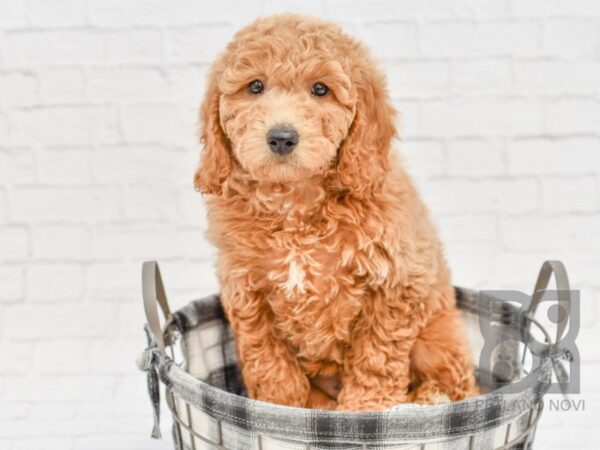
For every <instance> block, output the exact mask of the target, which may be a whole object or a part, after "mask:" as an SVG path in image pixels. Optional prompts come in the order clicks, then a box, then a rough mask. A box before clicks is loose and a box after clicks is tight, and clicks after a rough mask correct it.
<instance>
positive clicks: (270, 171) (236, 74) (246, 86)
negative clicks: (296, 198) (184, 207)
mask: <svg viewBox="0 0 600 450" xmlns="http://www.w3.org/2000/svg"><path fill="white" fill-rule="evenodd" d="M281 34H282V35H281V36H278V37H274V36H273V35H270V36H266V37H262V38H261V39H258V40H257V41H254V42H253V44H252V48H250V49H248V48H244V49H241V51H239V52H235V53H234V54H233V55H232V61H233V63H232V64H231V66H230V67H228V68H227V69H226V70H225V72H224V74H223V78H222V80H221V82H220V88H221V91H222V93H223V94H222V95H221V98H220V103H219V111H220V124H221V127H222V129H223V131H224V133H225V135H226V136H227V138H228V140H229V142H230V143H231V151H232V153H233V155H234V156H235V158H236V160H237V161H238V162H239V164H240V165H241V166H242V168H243V169H244V170H246V171H247V172H249V173H250V174H251V175H252V177H253V178H256V179H266V180H271V181H297V180H300V179H303V178H305V177H307V176H311V175H314V174H315V173H319V172H323V171H324V170H325V169H327V168H329V167H330V166H331V165H333V164H334V162H335V158H336V155H337V151H338V149H339V147H340V145H341V143H342V141H343V140H344V139H345V138H346V136H347V134H348V130H349V128H350V125H351V124H352V121H353V119H354V114H355V101H356V100H355V95H353V94H352V84H351V81H350V78H349V77H348V75H347V74H346V73H345V72H344V70H343V68H342V66H341V64H340V63H338V62H337V61H335V60H332V59H330V58H327V57H326V55H324V54H323V53H324V52H323V51H319V50H318V49H314V48H313V47H312V43H307V44H306V45H304V46H299V45H298V43H297V39H293V38H292V36H286V34H288V33H281ZM294 37H295V36H294ZM274 44H277V45H275V46H274ZM275 49H276V50H277V51H274V50H275ZM306 51H308V52H310V54H311V56H310V58H308V59H304V60H303V57H302V53H303V52H306ZM265 53H266V54H265ZM284 55H285V56H284ZM281 56H284V58H281Z"/></svg>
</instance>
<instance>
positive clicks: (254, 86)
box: [248, 80, 265, 95]
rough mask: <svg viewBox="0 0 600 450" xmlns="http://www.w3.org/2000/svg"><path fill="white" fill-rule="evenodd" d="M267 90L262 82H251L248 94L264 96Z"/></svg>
mask: <svg viewBox="0 0 600 450" xmlns="http://www.w3.org/2000/svg"><path fill="white" fill-rule="evenodd" d="M264 90H265V85H264V84H263V82H262V81H260V80H254V81H251V82H250V84H249V85H248V92H250V93H251V94H254V95H258V94H262V93H263V91H264Z"/></svg>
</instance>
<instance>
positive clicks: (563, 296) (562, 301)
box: [527, 260, 571, 345]
mask: <svg viewBox="0 0 600 450" xmlns="http://www.w3.org/2000/svg"><path fill="white" fill-rule="evenodd" d="M551 275H554V279H555V281H556V293H557V297H558V305H559V306H560V308H561V309H562V311H563V312H564V314H562V315H560V314H558V317H557V318H558V320H559V322H558V323H557V325H556V340H555V341H554V342H553V343H550V344H553V345H558V343H559V342H560V339H561V338H562V335H563V333H564V332H565V329H566V328H567V323H568V322H569V316H570V315H571V290H570V285H569V277H568V276H567V270H566V269H565V266H564V264H563V263H562V262H560V261H550V260H549V261H544V264H542V268H541V269H540V273H539V275H538V278H537V280H536V282H535V287H534V288H533V294H532V296H531V303H530V304H529V311H528V312H527V317H528V318H529V319H534V316H535V312H536V311H537V308H538V306H539V304H540V301H541V300H542V297H543V296H544V291H545V290H546V288H547V287H548V283H549V282H550V276H551Z"/></svg>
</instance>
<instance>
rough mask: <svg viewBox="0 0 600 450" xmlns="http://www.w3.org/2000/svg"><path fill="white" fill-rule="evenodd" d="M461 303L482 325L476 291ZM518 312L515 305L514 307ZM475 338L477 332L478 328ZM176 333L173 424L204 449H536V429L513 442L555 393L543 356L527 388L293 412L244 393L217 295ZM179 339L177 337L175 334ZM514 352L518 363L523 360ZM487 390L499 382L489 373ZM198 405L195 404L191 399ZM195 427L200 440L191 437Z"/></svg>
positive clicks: (166, 361)
mask: <svg viewBox="0 0 600 450" xmlns="http://www.w3.org/2000/svg"><path fill="white" fill-rule="evenodd" d="M456 293H457V304H458V306H459V307H460V308H461V310H462V311H463V313H464V316H465V322H466V323H467V327H468V328H473V327H477V320H476V319H478V317H479V316H478V314H479V312H480V307H484V308H485V307H486V305H485V304H484V305H480V301H479V295H478V293H477V292H476V291H469V290H464V289H457V290H456ZM507 308H508V309H507V311H508V312H509V313H510V314H508V315H507V314H506V311H504V314H503V317H509V318H510V320H505V321H504V322H503V323H504V324H505V326H507V327H518V324H519V323H522V322H521V321H520V320H518V318H519V311H518V310H516V309H515V308H514V307H511V306H510V305H508V306H507ZM511 308H512V310H511ZM469 331H470V334H473V335H476V334H477V331H478V329H477V330H473V329H471V330H469ZM166 334H167V335H171V336H174V335H178V334H179V335H181V336H182V339H181V344H182V352H183V356H184V358H183V361H182V362H180V363H176V362H175V361H174V360H172V359H171V358H160V359H159V363H158V367H159V374H160V378H161V380H162V381H163V382H164V383H165V385H166V386H167V388H168V391H169V392H168V393H167V395H169V396H171V397H170V403H171V405H170V406H171V407H172V409H173V410H174V411H175V413H176V415H177V416H178V418H179V420H181V425H179V426H177V424H175V427H174V435H175V442H176V446H177V448H181V449H188V448H190V449H200V448H211V449H212V448H220V449H230V450H242V449H261V450H264V449H292V450H293V449H307V448H308V447H307V445H310V448H322V449H342V448H343V449H354V448H357V449H359V448H361V449H363V448H369V449H378V448H381V449H383V448H385V449H388V450H390V449H403V450H409V449H413V448H414V449H419V450H441V449H447V450H450V449H457V450H458V449H465V450H466V449H477V450H482V449H496V448H506V449H508V448H514V449H517V448H531V447H530V445H531V441H532V437H533V436H532V433H529V434H527V435H525V436H524V437H523V440H522V441H523V442H524V440H525V439H527V443H522V444H515V445H514V446H513V447H502V445H503V444H504V443H506V442H510V441H511V440H514V439H516V438H517V437H518V436H519V435H521V434H523V433H526V431H527V429H528V428H529V427H530V425H532V424H534V422H535V420H536V419H537V413H536V411H537V406H538V405H539V403H540V401H541V398H542V396H543V394H544V393H545V391H546V389H547V386H548V384H547V382H548V380H549V379H550V376H551V370H552V368H551V361H549V360H543V361H542V362H541V364H540V366H539V367H537V368H535V369H534V370H533V371H532V373H530V374H529V375H528V376H527V377H525V378H524V379H523V380H520V381H521V382H523V383H524V388H523V390H522V391H521V392H518V393H508V392H505V391H506V389H503V388H500V389H496V390H494V391H493V392H490V393H488V394H485V395H482V396H479V397H477V398H474V399H470V400H466V401H462V402H458V403H453V404H449V405H436V406H422V405H412V404H403V405H398V406H396V407H393V408H391V409H390V410H387V411H382V412H373V413H345V412H332V411H317V410H309V409H304V408H289V407H284V406H279V405H273V404H269V403H265V402H260V401H256V400H252V399H248V398H246V397H244V396H243V395H244V393H245V388H244V386H243V381H242V378H241V375H240V373H239V370H238V367H237V364H236V352H235V346H234V341H233V335H232V332H231V330H230V328H229V326H228V323H227V320H226V318H225V315H224V313H223V310H222V308H221V305H220V303H219V298H218V296H216V295H213V296H210V297H206V298H203V299H201V300H197V301H194V302H192V303H190V304H189V305H187V306H186V307H184V308H182V309H180V310H179V311H177V312H176V313H174V317H173V321H172V323H171V325H170V326H169V328H168V329H167V333H166ZM171 341H173V338H172V339H171ZM518 356H519V355H518V354H515V355H514V357H515V359H518ZM481 375H483V374H480V377H479V379H480V381H481V383H482V388H483V390H484V391H485V390H486V389H492V388H495V387H497V383H498V380H494V384H493V385H486V382H487V381H486V380H493V379H494V378H493V377H491V376H489V374H485V375H487V376H481ZM188 404H189V405H191V406H186V405H188ZM186 427H190V428H192V429H193V430H194V431H195V433H197V435H200V436H202V437H203V438H204V439H207V442H205V441H204V440H203V438H201V437H195V438H193V437H192V434H190V433H189V432H188V431H187V430H186Z"/></svg>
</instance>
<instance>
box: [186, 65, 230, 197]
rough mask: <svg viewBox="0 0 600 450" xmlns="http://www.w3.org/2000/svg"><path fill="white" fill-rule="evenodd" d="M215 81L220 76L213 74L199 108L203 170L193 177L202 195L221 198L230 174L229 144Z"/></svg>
mask: <svg viewBox="0 0 600 450" xmlns="http://www.w3.org/2000/svg"><path fill="white" fill-rule="evenodd" d="M216 80H217V74H216V73H215V72H213V73H212V74H211V76H210V78H209V83H208V89H207V91H206V96H205V99H204V102H203V103H202V107H201V108H200V141H201V142H202V145H203V149H202V154H201V156H200V166H199V167H198V169H197V170H196V174H195V175H194V186H195V188H196V190H197V191H200V192H202V193H203V194H220V193H221V189H222V185H223V182H224V181H225V180H226V179H227V178H228V177H229V175H230V174H231V165H232V162H231V156H230V150H229V140H228V139H227V136H226V135H225V133H224V132H223V129H222V128H221V124H220V116H219V98H220V93H219V89H218V87H217V81H216Z"/></svg>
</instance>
